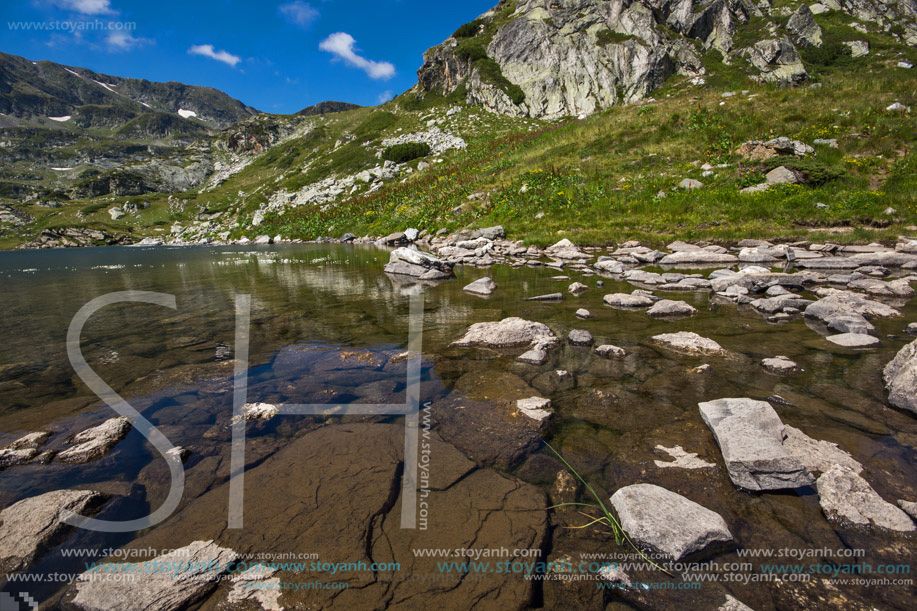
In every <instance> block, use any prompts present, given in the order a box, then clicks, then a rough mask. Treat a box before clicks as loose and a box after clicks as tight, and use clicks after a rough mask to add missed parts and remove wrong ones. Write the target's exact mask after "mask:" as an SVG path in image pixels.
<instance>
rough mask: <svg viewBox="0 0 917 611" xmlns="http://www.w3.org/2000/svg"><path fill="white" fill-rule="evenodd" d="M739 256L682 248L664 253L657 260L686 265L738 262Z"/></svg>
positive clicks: (664, 263)
mask: <svg viewBox="0 0 917 611" xmlns="http://www.w3.org/2000/svg"><path fill="white" fill-rule="evenodd" d="M738 262H739V258H738V257H737V256H735V255H730V254H728V253H720V252H714V251H709V250H683V251H680V252H675V253H672V254H670V255H666V256H665V257H663V258H662V260H661V261H659V264H660V265H687V264H695V263H700V264H707V263H711V264H718V265H719V264H723V263H738Z"/></svg>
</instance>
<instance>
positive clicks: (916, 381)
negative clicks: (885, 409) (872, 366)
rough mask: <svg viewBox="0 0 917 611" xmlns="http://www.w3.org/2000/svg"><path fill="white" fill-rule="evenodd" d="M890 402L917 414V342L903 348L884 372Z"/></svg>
mask: <svg viewBox="0 0 917 611" xmlns="http://www.w3.org/2000/svg"><path fill="white" fill-rule="evenodd" d="M883 379H884V380H885V389H886V390H887V391H888V402H889V403H891V404H892V405H894V406H895V407H897V408H898V409H903V410H907V411H909V412H911V413H913V414H917V340H915V341H913V342H911V343H910V344H908V345H907V346H905V347H904V348H902V349H901V350H900V351H899V352H898V354H897V355H896V356H895V358H894V359H892V361H891V362H890V363H889V364H888V365H886V366H885V370H884V372H883Z"/></svg>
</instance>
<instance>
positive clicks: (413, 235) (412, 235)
mask: <svg viewBox="0 0 917 611" xmlns="http://www.w3.org/2000/svg"><path fill="white" fill-rule="evenodd" d="M418 235H420V232H419V231H417V230H416V229H414V228H413V227H411V228H409V229H405V230H404V239H405V240H407V241H408V242H413V241H414V240H416V239H417V236H418Z"/></svg>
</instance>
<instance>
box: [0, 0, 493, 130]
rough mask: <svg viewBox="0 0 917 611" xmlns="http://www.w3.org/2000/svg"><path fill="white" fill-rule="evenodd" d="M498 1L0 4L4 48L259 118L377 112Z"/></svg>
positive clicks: (54, 0)
mask: <svg viewBox="0 0 917 611" xmlns="http://www.w3.org/2000/svg"><path fill="white" fill-rule="evenodd" d="M496 3H497V0H461V1H459V2H437V1H435V0H434V1H432V2H431V1H429V0H427V1H422V0H375V1H372V0H309V1H308V2H307V1H305V0H274V1H272V0H267V1H261V2H256V1H247V0H155V1H152V0H146V1H143V2H139V1H131V0H0V5H2V6H0V27H2V32H3V36H2V44H0V50H2V51H3V52H6V53H11V54H13V55H21V56H23V57H27V58H29V59H32V60H43V59H44V60H50V61H54V62H58V63H62V64H67V65H71V66H80V67H84V68H89V69H90V70H94V71H96V72H101V73H104V74H111V75H115V76H124V77H133V78H146V79H148V80H151V81H180V82H183V83H188V84H191V85H206V86H209V87H215V88H217V89H220V90H222V91H225V92H226V93H228V94H229V95H231V96H233V97H235V98H238V99H240V100H242V101H243V102H245V103H246V104H249V105H251V106H254V107H256V108H258V109H260V110H263V111H266V112H278V113H292V112H296V111H297V110H300V109H301V108H304V107H306V106H309V105H311V104H315V103H317V102H321V101H323V100H338V101H344V102H353V103H356V104H362V105H375V104H378V103H379V102H380V101H384V100H385V99H387V98H388V97H391V96H393V95H397V94H399V93H402V92H403V91H405V90H406V89H408V88H410V87H411V86H412V85H413V84H414V83H415V82H416V80H417V77H416V72H417V69H418V68H419V67H420V65H421V64H422V63H423V58H422V54H423V52H424V51H425V50H426V49H428V48H430V47H432V46H434V45H436V44H439V43H440V42H442V41H443V40H444V39H445V38H447V37H448V36H449V35H450V34H452V32H454V31H455V30H456V28H458V26H460V25H462V24H463V23H466V22H468V21H471V20H472V19H474V18H475V17H476V16H478V15H479V14H481V13H483V12H484V11H486V10H488V9H490V8H491V7H493V6H494V5H495V4H496ZM23 24H25V25H23ZM132 24H133V27H132ZM17 27H18V28H19V29H16V28H17ZM25 27H31V28H32V29H23V28H25ZM37 28H42V29H37ZM52 28H53V29H52Z"/></svg>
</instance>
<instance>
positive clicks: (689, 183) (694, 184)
mask: <svg viewBox="0 0 917 611" xmlns="http://www.w3.org/2000/svg"><path fill="white" fill-rule="evenodd" d="M703 186H704V183H702V182H701V181H699V180H695V179H693V178H685V179H684V180H682V181H681V182H680V183H678V188H679V189H687V190H688V191H693V190H694V189H700V188H701V187H703Z"/></svg>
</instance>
